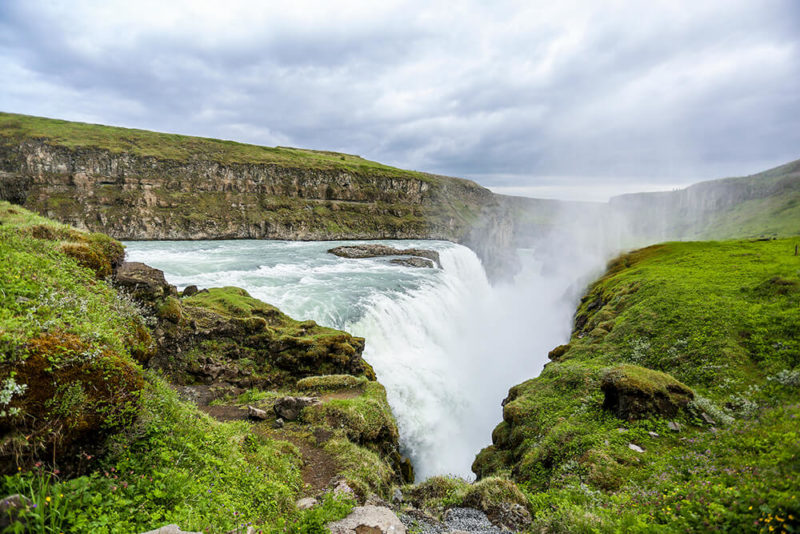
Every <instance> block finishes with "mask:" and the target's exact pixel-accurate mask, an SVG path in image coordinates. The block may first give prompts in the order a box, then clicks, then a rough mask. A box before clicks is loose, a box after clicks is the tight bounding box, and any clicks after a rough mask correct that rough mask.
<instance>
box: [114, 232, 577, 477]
mask: <svg viewBox="0 0 800 534" xmlns="http://www.w3.org/2000/svg"><path fill="white" fill-rule="evenodd" d="M353 243H355V242H286V241H240V240H238V241H192V242H166V241H160V242H131V243H127V254H128V259H129V260H130V261H143V262H145V263H147V264H149V265H152V266H154V267H157V268H159V269H162V270H164V272H165V275H166V277H167V280H168V281H169V282H170V283H172V284H175V285H177V286H179V288H180V287H183V286H186V285H189V284H196V285H198V286H200V287H217V286H226V285H228V286H231V285H232V286H238V287H242V288H244V289H246V290H247V291H248V292H250V294H251V295H253V296H254V297H257V298H259V299H262V300H264V301H266V302H269V303H270V304H273V305H275V306H278V307H279V308H280V309H281V310H282V311H284V312H285V313H287V314H289V315H290V316H292V317H294V318H296V319H314V320H315V321H317V322H318V323H319V324H322V325H326V326H331V327H334V328H340V329H344V330H346V331H348V332H350V333H352V334H354V335H357V336H362V337H365V338H366V341H367V343H366V348H365V351H364V358H365V359H366V360H367V361H368V362H369V363H370V364H372V366H373V367H374V368H375V371H376V373H377V375H378V380H379V381H380V382H381V383H383V384H384V385H385V386H386V389H387V393H388V398H389V402H390V404H391V406H392V409H393V411H394V414H395V417H396V419H397V423H398V426H399V430H400V436H401V444H402V446H403V447H404V453H405V454H407V455H408V456H410V458H411V459H412V461H413V463H414V466H415V469H416V473H417V479H418V480H423V479H424V478H427V477H429V476H432V475H437V474H455V475H460V476H464V477H467V478H471V477H472V474H471V471H470V466H471V464H472V461H473V459H474V457H475V455H476V454H477V452H478V451H480V449H481V448H482V447H485V446H486V445H488V444H489V442H490V440H491V431H492V428H494V426H495V425H496V424H497V423H498V422H499V421H500V419H501V411H500V410H501V408H500V403H501V401H502V399H503V398H504V397H505V395H506V393H507V391H508V388H509V387H510V386H512V385H514V384H517V383H519V382H522V381H524V380H526V379H528V378H532V377H534V376H536V375H537V374H538V373H539V372H540V370H541V368H542V366H543V365H544V364H545V363H546V362H547V356H546V355H547V352H548V351H549V350H550V349H552V348H553V347H554V346H556V345H558V344H560V343H564V342H565V341H566V340H567V339H568V337H569V330H570V319H571V316H572V313H573V311H574V304H575V297H576V296H577V295H578V294H579V292H580V290H582V289H583V288H582V286H580V285H576V284H575V280H576V279H577V278H578V277H579V276H580V275H584V276H585V274H586V268H585V266H581V265H580V262H579V264H578V266H577V267H575V266H573V267H574V268H572V269H570V268H553V266H552V265H549V266H548V265H546V264H542V263H541V262H540V261H538V258H536V256H535V255H534V254H533V253H532V251H521V253H522V260H523V269H522V271H521V273H520V274H519V275H518V276H517V277H516V279H515V280H514V282H513V283H505V284H498V285H494V286H493V285H490V284H489V282H488V281H487V279H486V275H485V273H484V271H483V268H482V266H481V263H480V261H479V260H478V258H477V257H476V256H475V254H474V253H473V252H472V251H471V250H469V249H468V248H466V247H463V246H460V245H455V244H453V243H449V242H443V241H385V242H382V243H384V244H387V245H390V246H394V247H398V248H405V247H419V248H429V249H435V250H437V251H439V253H440V256H441V261H442V267H443V269H442V270H439V269H414V268H409V267H404V266H400V265H395V264H391V263H389V261H388V260H387V259H386V258H374V259H343V258H338V257H336V256H333V255H331V254H328V253H327V252H326V251H327V249H329V248H331V247H333V246H337V245H341V244H353ZM561 267H564V266H561Z"/></svg>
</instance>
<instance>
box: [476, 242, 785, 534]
mask: <svg viewBox="0 0 800 534" xmlns="http://www.w3.org/2000/svg"><path fill="white" fill-rule="evenodd" d="M798 242H800V239H798V238H795V239H783V240H773V241H759V242H748V241H729V242H707V243H666V244H663V245H656V246H653V247H648V248H646V249H642V250H639V251H636V252H633V253H631V254H628V255H625V256H622V257H621V258H619V259H617V260H616V261H614V262H612V263H611V264H610V265H609V270H608V272H607V273H606V275H605V276H604V277H603V278H601V279H600V280H598V281H597V282H595V283H594V284H593V285H592V286H591V287H590V288H589V290H588V292H587V294H586V296H585V297H584V299H583V300H582V302H581V304H580V306H579V308H578V312H577V314H576V330H575V331H574V333H573V336H572V339H571V340H570V344H569V348H568V349H567V350H566V351H564V350H563V349H562V351H560V352H561V354H560V355H559V356H558V357H557V361H554V362H552V363H550V364H548V365H547V366H546V367H545V369H544V370H543V371H542V373H541V375H540V376H539V377H537V378H535V379H532V380H529V381H527V382H524V383H522V384H520V385H518V386H515V387H514V388H512V390H511V392H510V394H509V402H507V403H506V405H505V407H504V413H503V418H504V421H503V423H501V424H500V425H499V426H498V427H497V428H496V429H495V431H494V434H493V446H492V447H489V448H488V449H485V450H484V451H482V452H481V454H480V455H479V457H478V459H477V460H476V463H475V466H474V468H475V469H476V470H477V471H478V472H479V473H480V474H482V475H484V476H486V475H489V474H507V475H510V476H512V477H513V478H514V479H516V480H517V481H519V482H520V483H522V485H523V487H524V489H525V491H526V492H527V493H528V495H529V497H530V500H531V505H532V507H533V511H534V512H535V513H536V517H537V519H536V521H535V528H541V529H548V530H549V531H555V532H558V531H572V532H596V531H603V532H605V531H608V532H613V531H626V532H664V531H667V532H685V531H710V530H712V531H713V530H719V531H741V532H749V531H753V532H758V531H760V530H761V529H763V531H769V527H770V526H772V527H773V528H775V531H776V532H780V531H781V529H782V528H783V529H784V531H787V532H792V531H796V530H797V528H798V524H800V523H798V521H797V518H798V517H800V503H798V502H797V497H796V496H797V495H798V494H800V476H799V474H800V440H798V426H797V418H798V416H800V257H797V256H794V246H795V244H797V243H798ZM621 364H622V365H623V366H622V367H619V366H620V365H621ZM614 368H616V369H626V370H629V371H632V372H631V373H627V374H628V375H629V376H633V377H634V378H637V377H638V379H640V380H639V382H641V383H643V384H645V386H647V387H644V388H643V390H648V389H650V390H652V391H656V390H658V389H659V388H660V387H661V386H665V385H668V384H669V383H670V380H671V379H670V378H669V377H668V376H666V375H659V374H658V373H654V372H653V371H658V372H661V373H665V374H667V375H671V376H672V377H674V378H675V379H677V380H679V381H680V382H682V383H684V384H686V385H687V386H689V387H691V388H692V389H693V390H694V393H695V398H694V400H693V401H692V402H690V403H689V405H688V407H687V408H686V409H685V410H683V411H682V412H680V413H679V414H677V415H675V416H673V417H672V420H674V421H676V422H679V423H680V424H682V425H683V430H682V431H681V432H679V433H676V432H673V431H671V430H670V429H669V428H668V426H667V422H668V420H667V419H666V418H664V417H660V416H658V415H657V414H653V415H650V416H647V417H640V418H638V419H637V420H634V421H622V420H620V419H617V418H616V417H615V416H614V415H612V414H611V413H609V412H608V411H606V410H605V409H603V401H604V394H603V392H602V391H601V389H600V385H601V383H602V379H603V377H604V376H605V375H606V373H608V372H609V370H610V369H614ZM648 369H649V370H652V371H648ZM637 370H638V371H637ZM654 377H655V378H654ZM654 380H655V382H654ZM633 381H634V382H635V380H633ZM649 386H653V387H652V388H650V387H649ZM656 386H658V387H656ZM704 414H705V415H706V416H709V417H710V418H711V419H713V420H714V423H713V425H712V424H709V423H707V422H706V421H705V420H704V418H703V415H704ZM711 426H714V427H715V428H714V429H711ZM619 428H622V429H623V431H620V430H618V429H619ZM650 432H655V433H656V434H658V436H652V435H651V434H650ZM630 443H633V444H635V445H638V446H640V447H642V448H643V449H644V451H645V452H644V453H639V452H636V451H633V450H631V449H630V448H629V447H628V445H629V444H630ZM789 516H791V517H792V518H794V519H789ZM777 517H779V518H780V520H778V519H776V518H777ZM768 520H769V521H768ZM790 528H794V529H795V530H790Z"/></svg>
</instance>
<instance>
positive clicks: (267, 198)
mask: <svg viewBox="0 0 800 534" xmlns="http://www.w3.org/2000/svg"><path fill="white" fill-rule="evenodd" d="M0 199H3V200H9V201H11V202H15V203H19V204H22V205H24V206H26V207H28V208H30V209H33V210H35V211H37V212H39V213H41V214H43V215H46V216H48V217H51V218H54V219H57V220H59V221H62V222H65V223H68V224H70V225H73V226H76V227H78V228H82V229H86V230H92V231H102V232H104V233H107V234H109V235H111V236H113V237H115V238H117V239H126V240H137V239H239V238H250V239H289V240H335V239H445V240H451V241H455V242H461V243H465V244H467V245H468V246H472V247H473V248H474V249H475V250H476V252H478V253H479V254H480V255H481V256H482V258H483V259H484V260H488V261H487V263H488V264H489V266H490V269H491V268H495V269H497V270H499V269H501V268H502V265H501V264H502V263H503V261H502V258H506V257H510V256H509V255H508V250H510V249H511V245H512V240H513V237H512V227H513V223H512V221H511V213H510V211H509V209H507V207H506V206H505V204H504V203H503V202H502V201H500V200H498V197H496V196H495V195H493V194H492V193H491V192H490V191H489V190H488V189H485V188H483V187H481V186H479V185H477V184H476V183H474V182H471V181H469V180H462V179H458V178H450V177H445V176H437V175H431V174H426V173H419V172H413V171H403V170H400V169H395V168H393V167H388V166H384V165H380V164H377V163H374V162H370V161H367V160H364V159H362V158H360V157H358V156H352V155H348V154H337V153H330V152H320V151H309V150H299V149H290V148H282V147H278V148H267V147H256V146H252V145H241V144H238V143H231V142H225V141H218V140H211V139H200V138H193V137H184V136H175V135H168V134H158V133H154V132H143V131H138V130H128V129H123V128H111V127H104V126H96V125H88V124H80V123H68V122H64V121H55V120H50V119H40V118H35V117H26V116H21V115H11V114H0ZM498 258H500V259H501V260H498Z"/></svg>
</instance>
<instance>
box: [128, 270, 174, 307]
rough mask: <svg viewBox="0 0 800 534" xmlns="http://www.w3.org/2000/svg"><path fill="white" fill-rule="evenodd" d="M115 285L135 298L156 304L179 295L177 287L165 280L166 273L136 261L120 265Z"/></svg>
mask: <svg viewBox="0 0 800 534" xmlns="http://www.w3.org/2000/svg"><path fill="white" fill-rule="evenodd" d="M114 283H115V284H116V285H117V286H119V287H120V288H122V289H124V290H125V291H127V292H128V293H130V294H131V296H133V298H135V299H137V300H141V301H145V302H155V301H157V300H160V299H162V298H164V297H168V296H170V295H172V296H177V295H178V291H177V290H176V289H175V286H172V285H170V284H168V283H167V280H166V278H164V271H160V270H158V269H154V268H153V267H150V266H149V265H145V264H144V263H140V262H136V261H129V262H125V263H123V264H122V265H120V266H119V268H118V269H117V271H116V273H114Z"/></svg>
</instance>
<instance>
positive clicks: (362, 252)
mask: <svg viewBox="0 0 800 534" xmlns="http://www.w3.org/2000/svg"><path fill="white" fill-rule="evenodd" d="M328 252H330V253H331V254H334V255H335V256H339V257H340V258H357V259H360V258H376V257H379V256H416V257H417V258H426V259H428V260H430V261H431V262H432V265H430V266H431V267H432V266H433V265H434V264H435V265H436V266H437V267H438V268H440V269H441V268H442V263H441V261H440V260H439V253H438V252H436V251H435V250H427V249H422V248H404V249H397V248H392V247H387V246H386V245H375V244H369V245H348V246H341V247H334V248H332V249H330V250H328ZM412 259H413V258H412ZM395 263H400V264H401V265H407V266H409V267H423V265H421V264H416V265H411V264H409V263H403V262H402V260H401V261H396V262H395ZM416 263H419V262H416Z"/></svg>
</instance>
